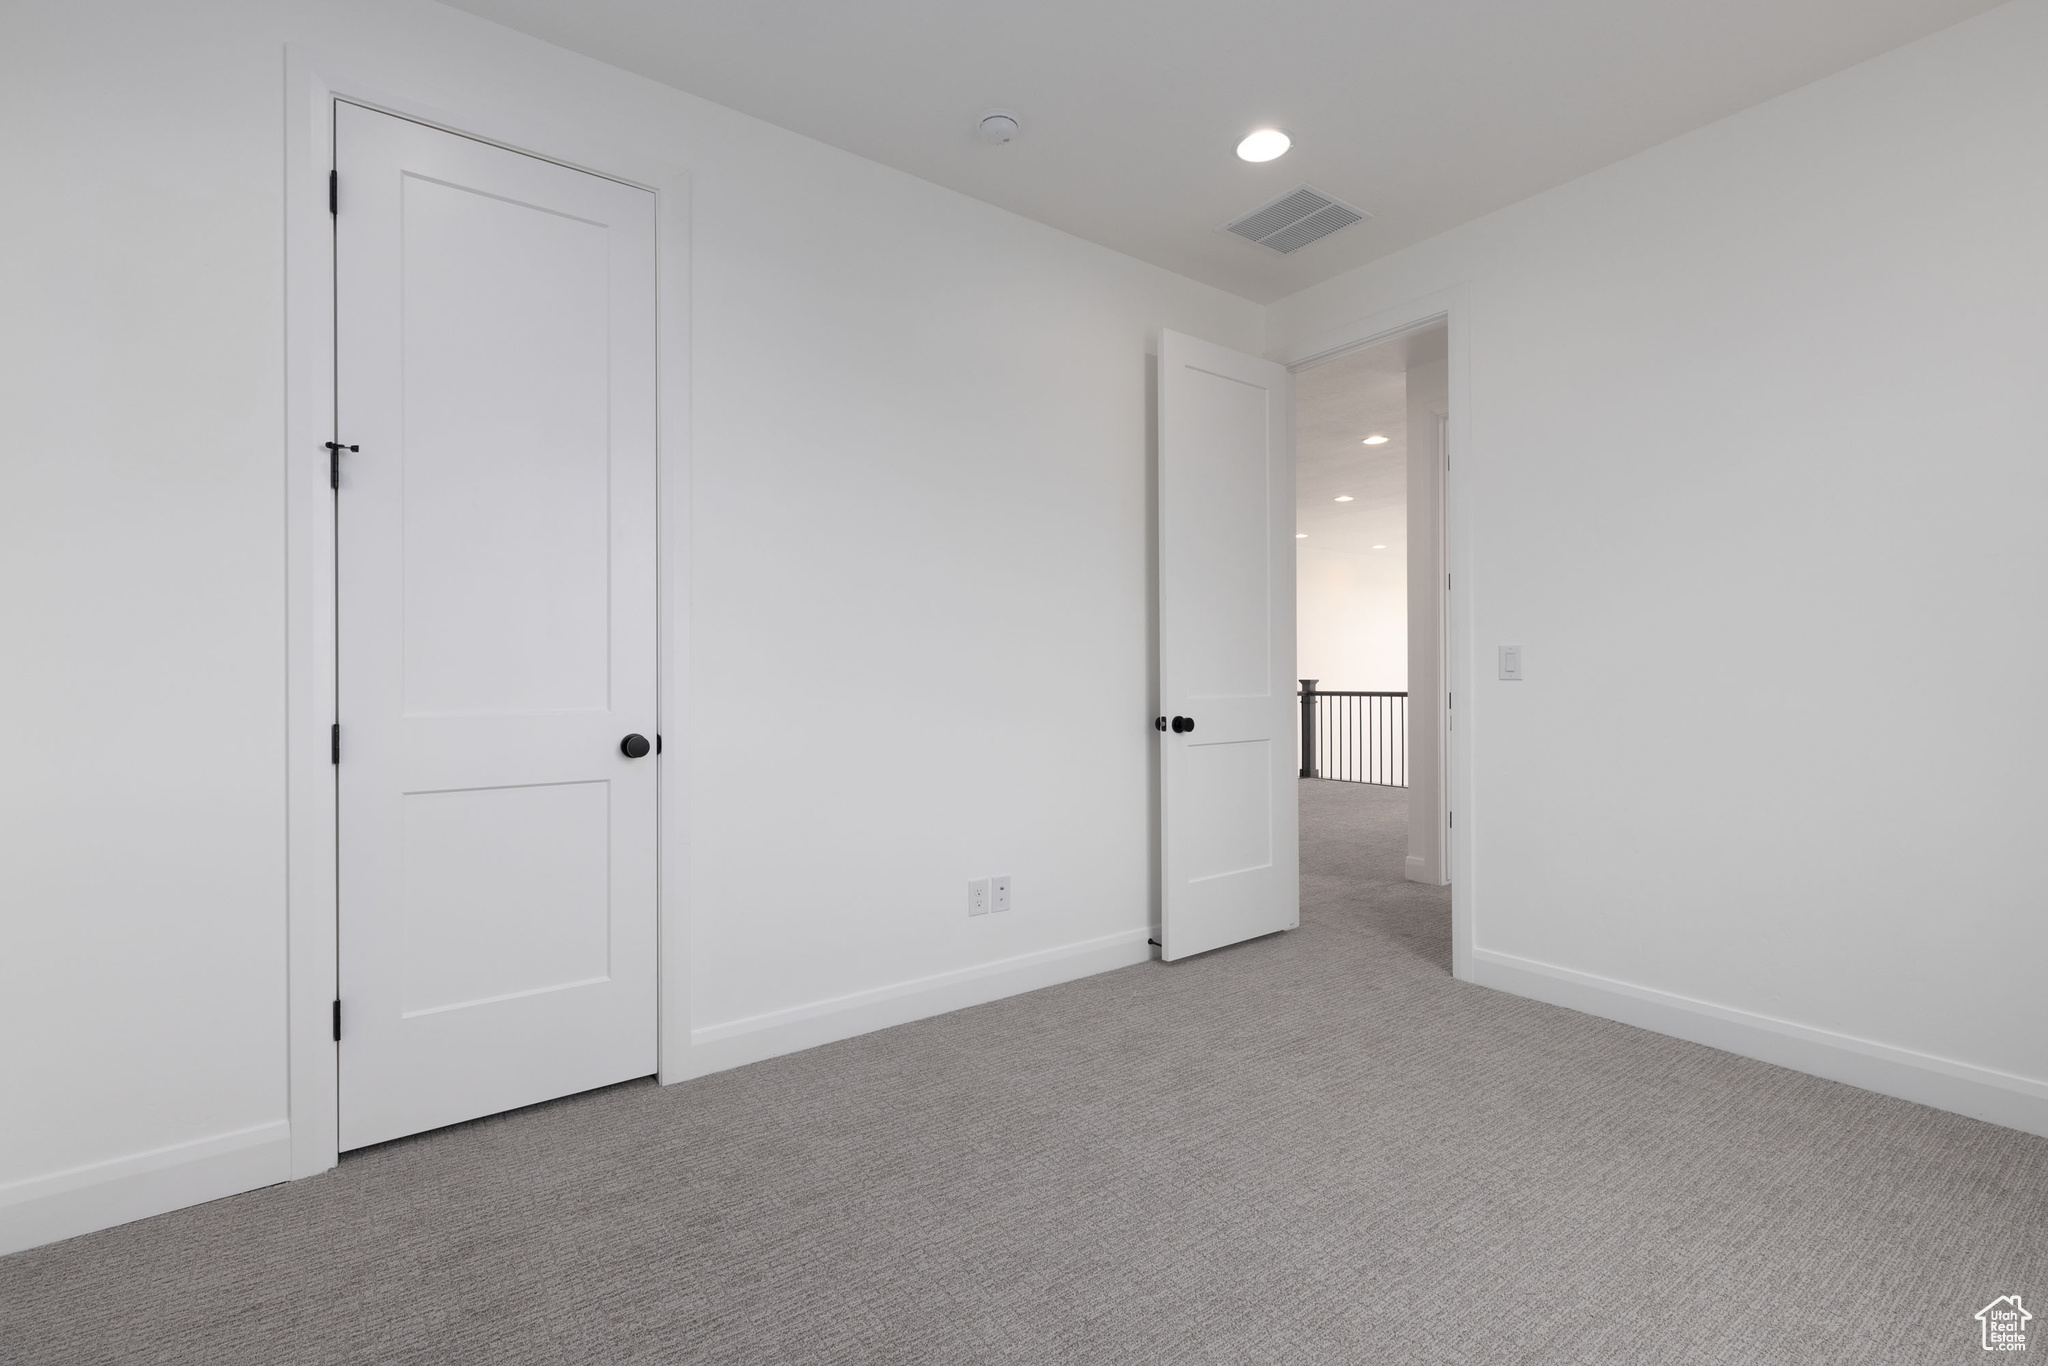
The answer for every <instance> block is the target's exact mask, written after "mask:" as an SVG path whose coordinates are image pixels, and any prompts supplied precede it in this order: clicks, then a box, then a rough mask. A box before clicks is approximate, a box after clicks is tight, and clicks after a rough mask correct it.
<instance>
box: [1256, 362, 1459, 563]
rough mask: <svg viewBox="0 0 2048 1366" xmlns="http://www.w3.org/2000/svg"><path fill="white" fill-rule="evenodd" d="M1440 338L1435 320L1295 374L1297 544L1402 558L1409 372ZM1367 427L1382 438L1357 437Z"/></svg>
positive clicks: (1405, 539)
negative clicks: (1381, 441) (1379, 441)
mask: <svg viewBox="0 0 2048 1366" xmlns="http://www.w3.org/2000/svg"><path fill="white" fill-rule="evenodd" d="M1447 340H1448V338H1447V336H1446V334H1445V332H1444V329H1443V328H1442V327H1434V328H1430V329H1429V330H1427V331H1424V332H1419V333H1413V334H1411V335H1409V336H1406V337H1400V338H1396V339H1395V340H1393V341H1390V342H1387V343H1385V344H1383V345H1380V346H1375V347H1371V348H1369V349H1367V350H1364V351H1354V352H1352V353H1350V354H1349V355H1346V356H1340V357H1338V358H1337V359H1336V360H1333V361H1329V362H1327V363H1326V364H1323V365H1318V366H1315V367H1314V368H1313V369H1309V370H1304V371H1302V372H1301V373H1300V374H1298V375H1296V376H1295V377H1294V529H1295V530H1296V531H1297V532H1307V533H1308V539H1306V540H1297V541H1296V542H1295V545H1296V547H1297V548H1298V549H1303V550H1314V551H1331V552H1336V553H1339V554H1346V555H1383V556H1389V557H1392V558H1393V559H1395V560H1398V561H1405V558H1406V555H1407V545H1408V416H1407V406H1408V371H1409V369H1410V368H1411V367H1414V366H1420V365H1427V364H1429V363H1430V362H1432V361H1439V360H1442V359H1443V357H1444V355H1445V344H1446V341H1447ZM1440 368H1441V367H1439V369H1440ZM1375 434H1377V435H1381V436H1385V437H1386V438H1387V443H1386V444H1385V445H1384V446H1368V445H1366V444H1364V442H1365V438H1366V437H1368V436H1373V435H1375ZM1344 494H1348V495H1350V498H1351V501H1350V502H1347V503H1340V502H1338V501H1337V498H1338V497H1339V495H1344ZM1376 545H1378V546H1384V547H1385V549H1383V550H1377V551H1376V550H1374V549H1373V547H1374V546H1376Z"/></svg>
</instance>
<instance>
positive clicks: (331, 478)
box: [327, 441, 362, 489]
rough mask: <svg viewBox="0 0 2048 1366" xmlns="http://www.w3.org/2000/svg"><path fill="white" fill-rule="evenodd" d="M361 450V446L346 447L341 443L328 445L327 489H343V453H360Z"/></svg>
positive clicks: (333, 442)
mask: <svg viewBox="0 0 2048 1366" xmlns="http://www.w3.org/2000/svg"><path fill="white" fill-rule="evenodd" d="M361 449H362V447H361V446H344V445H342V444H341V443H340V442H339V441H330V442H328V443H327V487H329V488H331V489H338V488H340V487H341V453H342V452H343V451H359V450H361Z"/></svg>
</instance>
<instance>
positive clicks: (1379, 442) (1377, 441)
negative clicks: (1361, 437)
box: [1363, 436, 1387, 446]
mask: <svg viewBox="0 0 2048 1366" xmlns="http://www.w3.org/2000/svg"><path fill="white" fill-rule="evenodd" d="M1363 444H1365V445H1367V446H1384V445H1386V444H1387V439H1386V438H1385V437H1384V436H1368V437H1367V438H1366V439H1365V441H1364V443H1363Z"/></svg>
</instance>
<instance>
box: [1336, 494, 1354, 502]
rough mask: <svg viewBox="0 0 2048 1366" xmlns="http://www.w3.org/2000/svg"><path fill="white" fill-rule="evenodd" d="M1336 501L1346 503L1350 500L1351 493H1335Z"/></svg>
mask: <svg viewBox="0 0 2048 1366" xmlns="http://www.w3.org/2000/svg"><path fill="white" fill-rule="evenodd" d="M1337 501H1338V502H1340V503H1348V502H1350V501H1351V495H1350V494H1348V493H1340V494H1338V495H1337Z"/></svg>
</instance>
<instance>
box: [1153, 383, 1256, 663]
mask: <svg viewBox="0 0 2048 1366" xmlns="http://www.w3.org/2000/svg"><path fill="white" fill-rule="evenodd" d="M1180 379H1181V381H1182V383H1181V399H1182V401H1183V402H1184V404H1185V405H1186V407H1187V413H1186V415H1185V420H1186V426H1187V428H1188V429H1189V430H1191V431H1196V432H1200V433H1202V434H1203V439H1201V440H1199V441H1193V442H1189V443H1187V444H1186V445H1185V446H1184V447H1183V448H1182V449H1181V451H1180V452H1179V454H1180V455H1181V456H1182V457H1183V462H1182V466H1181V468H1179V469H1178V470H1176V471H1175V473H1176V476H1177V478H1176V490H1177V492H1178V494H1179V495H1180V496H1179V499H1178V501H1177V503H1176V506H1175V514H1176V518H1177V522H1178V525H1177V527H1176V530H1177V531H1178V532H1179V534H1180V535H1181V537H1182V538H1183V540H1184V542H1185V544H1187V545H1188V546H1189V547H1190V548H1191V549H1192V550H1197V551H1199V553H1191V554H1188V555H1185V556H1182V557H1181V558H1180V559H1179V561H1178V562H1177V567H1178V568H1179V569H1180V571H1181V573H1182V574H1183V576H1184V582H1183V583H1182V584H1181V585H1179V588H1180V592H1181V594H1182V595H1183V600H1184V601H1187V602H1190V603H1197V602H1198V603H1200V604H1201V605H1202V606H1201V610H1200V611H1191V612H1186V613H1183V614H1182V615H1181V617H1180V618H1179V620H1178V621H1177V623H1176V624H1177V625H1178V627H1179V628H1180V636H1179V639H1178V641H1177V645H1178V648H1179V650H1180V653H1181V657H1180V659H1179V660H1177V661H1176V663H1177V664H1178V666H1179V673H1180V682H1181V685H1182V686H1183V687H1184V688H1185V689H1186V692H1187V695H1188V696H1189V697H1190V698H1196V697H1264V696H1266V694H1267V693H1268V691H1270V689H1271V685H1272V680H1271V679H1270V678H1269V677H1268V676H1267V674H1268V670H1267V662H1268V659H1269V658H1270V656H1271V654H1272V649H1271V643H1272V637H1273V622H1272V599H1273V594H1272V582H1271V580H1272V572H1271V571H1272V566H1271V564H1270V560H1271V555H1270V554H1269V553H1268V552H1269V548H1270V543H1271V524H1272V520H1273V519H1272V509H1271V507H1270V506H1269V504H1268V496H1269V490H1268V485H1269V483H1270V482H1271V479H1272V471H1271V469H1270V468H1269V466H1270V463H1271V452H1270V451H1269V450H1268V443H1267V440H1266V436H1267V427H1268V425H1269V413H1268V408H1269V406H1270V402H1271V397H1272V396H1271V394H1270V393H1269V392H1268V391H1267V389H1266V388H1265V387H1264V386H1263V385H1258V384H1247V383H1246V382H1245V381H1243V380H1241V379H1236V378H1233V377H1231V376H1229V375H1218V374H1214V373H1211V372H1210V371H1207V370H1204V369H1201V368H1199V367H1197V366H1189V367H1187V369H1186V370H1185V371H1184V373H1183V374H1182V375H1181V376H1180Z"/></svg>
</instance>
